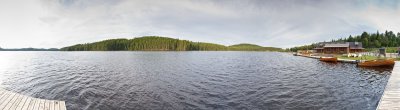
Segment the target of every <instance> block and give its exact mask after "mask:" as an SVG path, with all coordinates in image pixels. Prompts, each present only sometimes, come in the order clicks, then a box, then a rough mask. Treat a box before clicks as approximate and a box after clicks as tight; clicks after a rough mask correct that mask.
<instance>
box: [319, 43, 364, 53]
mask: <svg viewBox="0 0 400 110" xmlns="http://www.w3.org/2000/svg"><path fill="white" fill-rule="evenodd" d="M314 50H315V52H316V53H325V54H348V53H357V52H362V51H363V50H364V48H363V47H362V43H361V42H323V43H319V44H317V47H316V48H314Z"/></svg>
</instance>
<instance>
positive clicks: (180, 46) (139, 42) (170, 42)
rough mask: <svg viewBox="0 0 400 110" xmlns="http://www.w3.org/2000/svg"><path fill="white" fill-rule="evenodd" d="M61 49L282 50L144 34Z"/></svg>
mask: <svg viewBox="0 0 400 110" xmlns="http://www.w3.org/2000/svg"><path fill="white" fill-rule="evenodd" d="M61 50H63V51H282V49H281V48H275V47H262V46H258V45H254V44H238V45H232V46H224V45H220V44H213V43H205V42H192V41H188V40H179V39H174V38H168V37H159V36H145V37H138V38H133V39H109V40H104V41H100V42H94V43H86V44H77V45H73V46H69V47H64V48H61Z"/></svg>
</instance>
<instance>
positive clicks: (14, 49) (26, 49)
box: [0, 48, 60, 51]
mask: <svg viewBox="0 0 400 110" xmlns="http://www.w3.org/2000/svg"><path fill="white" fill-rule="evenodd" d="M59 50H60V49H57V48H49V49H45V48H12V49H5V48H0V51H59Z"/></svg>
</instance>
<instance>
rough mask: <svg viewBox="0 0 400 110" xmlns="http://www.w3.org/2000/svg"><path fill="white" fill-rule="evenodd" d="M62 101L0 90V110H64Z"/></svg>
mask: <svg viewBox="0 0 400 110" xmlns="http://www.w3.org/2000/svg"><path fill="white" fill-rule="evenodd" d="M66 109H67V108H66V106H65V102H64V101H57V100H45V99H38V98H33V97H29V96H24V95H21V94H18V93H14V92H10V91H7V90H4V89H1V88H0V110H66Z"/></svg>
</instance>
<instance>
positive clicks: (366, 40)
mask: <svg viewBox="0 0 400 110" xmlns="http://www.w3.org/2000/svg"><path fill="white" fill-rule="evenodd" d="M331 42H361V43H362V45H363V47H364V48H381V47H398V46H400V32H398V33H397V34H395V33H393V32H392V31H385V32H384V33H380V32H379V31H377V32H376V33H367V32H363V33H362V34H361V35H356V36H352V35H350V36H349V37H346V38H340V39H334V40H331ZM317 44H318V43H313V44H310V45H303V46H298V47H293V48H289V49H288V50H289V51H297V50H310V49H313V48H315V47H317Z"/></svg>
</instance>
